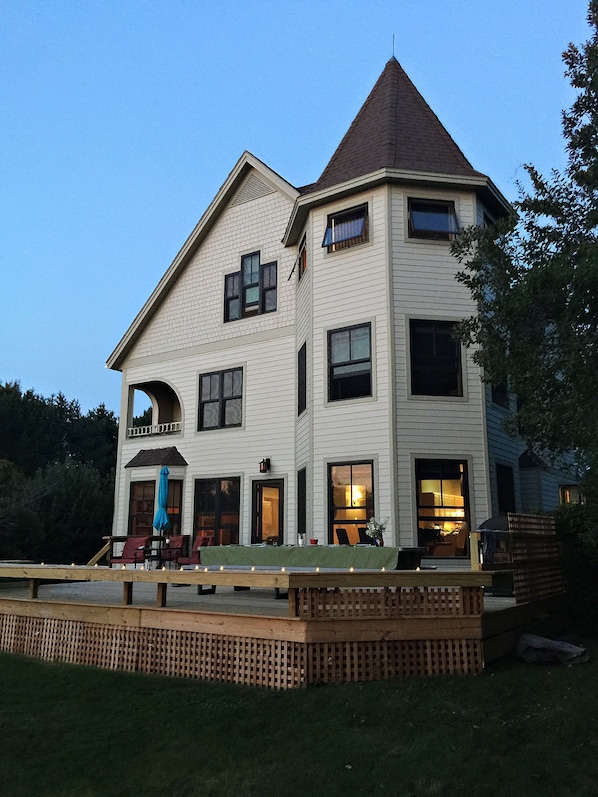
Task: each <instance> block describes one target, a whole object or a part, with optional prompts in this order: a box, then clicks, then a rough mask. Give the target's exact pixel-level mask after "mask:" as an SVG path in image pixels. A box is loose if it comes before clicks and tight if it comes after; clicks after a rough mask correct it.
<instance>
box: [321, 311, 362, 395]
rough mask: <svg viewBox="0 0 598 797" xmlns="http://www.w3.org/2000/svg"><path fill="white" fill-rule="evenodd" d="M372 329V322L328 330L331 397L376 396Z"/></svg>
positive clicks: (329, 388)
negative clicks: (373, 387)
mask: <svg viewBox="0 0 598 797" xmlns="http://www.w3.org/2000/svg"><path fill="white" fill-rule="evenodd" d="M371 348H372V347H371V328H370V325H369V324H360V325H359V326H354V327H345V328H344V329H335V330H331V331H330V332H329V333H328V399H329V401H341V400H343V399H352V398H360V397H361V396H371V395H372V354H371Z"/></svg>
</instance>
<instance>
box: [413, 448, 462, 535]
mask: <svg viewBox="0 0 598 797" xmlns="http://www.w3.org/2000/svg"><path fill="white" fill-rule="evenodd" d="M468 471H469V469H468V463H467V460H465V459H444V458H442V459H441V458H434V459H432V458H430V459H428V458H426V457H421V458H420V457H418V458H416V459H415V461H414V475H415V499H416V513H417V521H416V527H417V534H418V545H425V544H426V543H430V542H433V541H434V540H436V539H438V538H439V536H440V527H441V526H444V524H445V523H451V524H465V525H466V527H467V528H470V525H469V523H470V514H471V501H470V495H469V472H468ZM457 474H458V475H457ZM456 475H457V478H458V479H459V480H460V481H461V484H462V488H461V491H462V498H463V506H460V505H459V504H449V503H446V502H445V500H444V496H445V495H446V494H448V493H446V492H445V489H444V483H445V482H448V481H451V480H455V476H456ZM426 480H438V481H439V482H440V495H441V497H442V500H441V502H440V503H439V504H436V503H434V504H432V505H431V504H429V503H424V502H423V501H422V498H423V496H424V495H427V493H426V492H424V491H423V490H422V488H421V483H422V482H423V481H426ZM453 495H454V493H453ZM451 510H452V514H450V513H451ZM436 526H437V527H438V529H436Z"/></svg>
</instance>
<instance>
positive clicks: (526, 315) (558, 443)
mask: <svg viewBox="0 0 598 797" xmlns="http://www.w3.org/2000/svg"><path fill="white" fill-rule="evenodd" d="M588 22H589V25H590V28H591V37H590V39H589V40H588V41H587V42H586V43H585V44H584V45H583V46H581V47H579V48H578V47H577V46H575V45H574V44H570V45H569V47H568V48H567V50H566V51H565V52H564V53H563V60H564V62H565V64H566V75H567V76H568V78H569V80H570V82H571V85H572V86H573V87H574V88H575V89H576V91H577V95H576V99H575V101H574V103H573V105H572V106H571V108H570V110H568V111H565V112H564V113H563V135H564V139H565V142H566V150H567V165H566V168H565V169H564V171H563V172H559V171H557V170H552V172H551V173H550V175H549V177H543V176H542V175H541V174H540V173H539V172H538V170H537V169H535V168H534V167H533V166H531V165H528V166H526V167H525V168H526V171H527V174H528V176H529V179H530V182H531V187H530V188H529V189H528V190H524V189H523V188H522V187H520V195H519V200H518V201H517V202H516V203H515V207H514V212H513V214H512V215H510V216H509V217H507V218H505V219H502V220H499V221H498V222H497V223H496V224H495V225H489V226H486V227H479V228H470V229H467V230H465V231H464V232H463V234H462V235H460V236H459V237H458V239H457V240H456V241H455V243H454V246H453V252H454V254H455V255H456V257H457V258H458V260H459V262H460V263H461V264H462V266H464V268H463V270H462V271H460V272H459V274H458V275H457V279H458V280H459V281H460V282H462V283H464V284H465V285H466V286H467V287H468V288H469V289H470V291H471V295H472V298H473V299H474V301H475V303H476V305H477V313H476V315H474V316H472V317H471V318H469V319H467V320H466V321H464V322H463V324H462V325H461V330H460V331H461V336H462V339H463V341H464V342H465V344H466V345H469V346H475V347H476V351H475V352H474V355H473V356H474V359H475V361H476V362H478V363H479V364H480V365H481V367H482V369H483V373H484V379H485V380H486V381H488V382H492V383H493V384H496V385H508V386H509V389H510V390H511V391H512V392H513V394H515V395H516V397H517V409H516V410H514V411H513V415H512V417H511V419H510V428H511V430H512V431H513V432H517V433H518V434H520V435H521V436H522V437H523V438H524V439H525V440H526V441H527V443H528V445H529V447H530V448H531V449H532V450H534V451H536V452H553V453H555V454H559V453H562V452H564V451H570V450H575V451H577V452H578V454H579V455H580V456H581V457H582V458H585V460H586V462H588V463H594V464H598V0H591V2H590V3H589V10H588Z"/></svg>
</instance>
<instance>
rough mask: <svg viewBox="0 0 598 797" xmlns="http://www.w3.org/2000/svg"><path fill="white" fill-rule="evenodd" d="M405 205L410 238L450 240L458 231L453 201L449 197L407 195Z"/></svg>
mask: <svg viewBox="0 0 598 797" xmlns="http://www.w3.org/2000/svg"><path fill="white" fill-rule="evenodd" d="M407 207H408V230H409V237H410V238H424V239H427V240H432V241H452V240H453V239H454V238H455V235H456V234H457V233H458V232H459V225H458V222H457V214H456V212H455V203H454V201H453V200H451V199H418V198H416V197H409V198H408V200H407Z"/></svg>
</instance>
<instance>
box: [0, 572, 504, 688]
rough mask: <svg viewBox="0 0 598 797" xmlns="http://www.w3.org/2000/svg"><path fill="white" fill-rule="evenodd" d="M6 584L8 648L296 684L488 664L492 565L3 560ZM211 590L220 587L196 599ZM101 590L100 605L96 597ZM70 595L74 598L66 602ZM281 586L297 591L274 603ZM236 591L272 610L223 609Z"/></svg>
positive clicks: (3, 636)
mask: <svg viewBox="0 0 598 797" xmlns="http://www.w3.org/2000/svg"><path fill="white" fill-rule="evenodd" d="M9 579H10V581H8V580H9ZM0 581H4V582H6V584H5V586H4V588H3V589H2V590H1V591H0V649H2V650H5V651H11V652H17V653H24V654H26V655H31V656H37V657H39V658H44V659H49V660H53V661H65V662H72V663H77V664H89V665H94V666H99V667H108V668H110V669H123V670H132V671H140V672H149V673H158V674H162V675H178V676H185V677H194V678H206V679H212V680H223V681H233V682H238V683H245V684H253V685H261V686H268V687H273V688H289V687H297V686H304V685H307V684H315V683H338V682H343V681H367V680H380V679H389V678H396V677H402V676H407V675H434V674H440V673H445V672H454V673H457V672H459V673H467V672H469V673H471V672H477V671H479V670H480V669H481V667H482V666H483V663H484V657H483V648H482V613H483V601H484V596H483V586H484V585H488V584H489V583H490V582H491V574H488V573H472V572H470V571H452V572H442V571H390V572H384V571H362V570H355V571H320V572H296V571H294V572H288V571H285V570H284V569H281V570H278V571H260V570H256V571H251V570H247V569H245V570H234V569H233V568H226V569H217V570H209V571H208V570H204V569H198V570H186V571H181V570H160V571H152V570H150V571H142V570H133V569H116V570H115V569H110V568H102V567H75V566H72V567H60V566H43V565H12V566H0ZM176 585H187V586H185V587H180V592H179V590H177V589H176V588H175V586H176ZM209 585H216V586H217V590H216V594H215V595H201V596H200V595H197V588H198V587H201V586H209ZM234 587H237V588H238V587H250V588H251V589H250V590H249V591H245V590H243V591H235V590H234ZM94 589H100V590H102V595H103V597H102V602H101V603H97V602H95V603H94V602H92V601H91V600H90V599H88V600H85V599H84V598H85V592H86V590H87V594H88V595H89V596H91V594H92V592H93V590H94ZM69 590H74V591H75V592H76V593H77V598H76V601H74V602H73V601H69V600H67V596H68V592H69ZM154 590H155V592H154ZM275 590H279V591H284V593H287V594H288V597H287V600H276V599H275V597H274V592H275ZM148 591H149V592H150V593H152V592H153V594H154V596H155V598H154V600H153V606H149V605H147V600H148ZM183 591H184V592H185V593H186V596H185V602H187V604H189V603H190V605H185V606H178V607H177V608H174V607H170V606H168V605H167V604H168V600H169V599H171V600H172V601H173V602H175V603H177V604H180V603H181V598H180V597H179V595H180V594H181V593H182V592H183ZM219 591H220V594H219ZM108 594H109V595H110V596H111V597H110V600H108V597H107V596H108ZM60 596H63V597H62V599H60ZM225 596H227V598H228V600H229V601H230V599H231V596H234V599H235V603H236V606H237V607H240V606H241V605H242V604H243V601H245V602H246V603H253V604H254V605H255V603H256V601H261V610H260V611H259V612H258V611H256V610H250V612H249V613H244V612H243V611H241V610H240V609H239V608H236V609H233V610H231V609H232V608H233V607H232V606H231V604H230V603H229V604H228V608H229V610H228V611H227V610H223V606H222V602H223V599H225ZM136 600H139V602H140V603H139V605H135V604H136ZM268 612H270V613H268Z"/></svg>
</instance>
